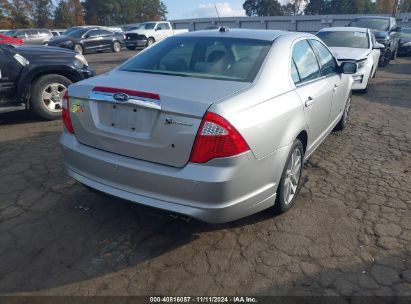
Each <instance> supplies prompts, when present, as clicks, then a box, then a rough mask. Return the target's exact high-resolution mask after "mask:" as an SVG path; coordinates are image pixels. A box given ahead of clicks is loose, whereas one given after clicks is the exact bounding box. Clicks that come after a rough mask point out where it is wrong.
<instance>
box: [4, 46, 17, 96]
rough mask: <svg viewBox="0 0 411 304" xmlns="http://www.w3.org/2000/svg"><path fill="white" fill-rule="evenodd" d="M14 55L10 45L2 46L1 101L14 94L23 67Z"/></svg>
mask: <svg viewBox="0 0 411 304" xmlns="http://www.w3.org/2000/svg"><path fill="white" fill-rule="evenodd" d="M14 55H15V54H14V53H13V51H11V50H10V49H9V46H7V45H2V46H0V101H1V100H4V99H7V97H10V96H12V95H14V93H15V89H16V86H15V83H16V82H17V80H18V78H19V75H20V73H21V70H22V69H23V66H22V65H21V64H19V63H18V61H17V60H16V59H15V58H14V57H13V56H14Z"/></svg>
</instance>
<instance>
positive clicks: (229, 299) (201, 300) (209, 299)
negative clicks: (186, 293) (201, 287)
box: [150, 297, 258, 303]
mask: <svg viewBox="0 0 411 304" xmlns="http://www.w3.org/2000/svg"><path fill="white" fill-rule="evenodd" d="M150 303H258V301H257V299H256V298H253V297H150Z"/></svg>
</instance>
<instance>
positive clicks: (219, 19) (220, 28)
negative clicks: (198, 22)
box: [214, 4, 228, 32]
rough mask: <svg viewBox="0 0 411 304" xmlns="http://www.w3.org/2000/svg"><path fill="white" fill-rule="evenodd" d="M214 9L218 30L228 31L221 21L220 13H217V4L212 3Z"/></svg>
mask: <svg viewBox="0 0 411 304" xmlns="http://www.w3.org/2000/svg"><path fill="white" fill-rule="evenodd" d="M214 8H215V11H216V12H217V17H218V23H220V27H219V29H218V30H219V31H220V32H228V27H224V26H223V23H222V22H221V18H220V14H219V13H218V9H217V4H214Z"/></svg>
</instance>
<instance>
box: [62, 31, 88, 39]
mask: <svg viewBox="0 0 411 304" xmlns="http://www.w3.org/2000/svg"><path fill="white" fill-rule="evenodd" d="M88 31H89V29H77V30H74V31H71V32H70V33H68V34H66V35H67V36H69V37H73V38H81V37H83V35H84V34H85V33H86V32H88Z"/></svg>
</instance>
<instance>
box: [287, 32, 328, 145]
mask: <svg viewBox="0 0 411 304" xmlns="http://www.w3.org/2000/svg"><path fill="white" fill-rule="evenodd" d="M291 66H292V74H293V80H294V83H295V85H296V92H297V94H298V96H299V97H300V99H301V101H302V103H303V106H304V112H305V119H306V122H307V126H308V128H309V133H310V134H309V137H310V142H309V147H308V150H307V152H308V153H309V152H310V151H311V150H312V149H315V147H316V146H318V145H319V144H320V143H321V141H322V139H323V138H324V137H325V136H326V135H327V132H326V130H327V127H328V125H329V119H330V112H331V105H332V99H333V94H334V92H333V87H332V86H330V84H329V81H328V79H327V78H326V77H323V76H322V75H321V71H320V66H319V64H318V61H317V58H316V55H315V53H314V51H313V49H312V47H311V45H310V44H309V42H308V40H306V39H305V40H300V41H298V42H296V43H295V44H294V46H293V51H292V62H291Z"/></svg>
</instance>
